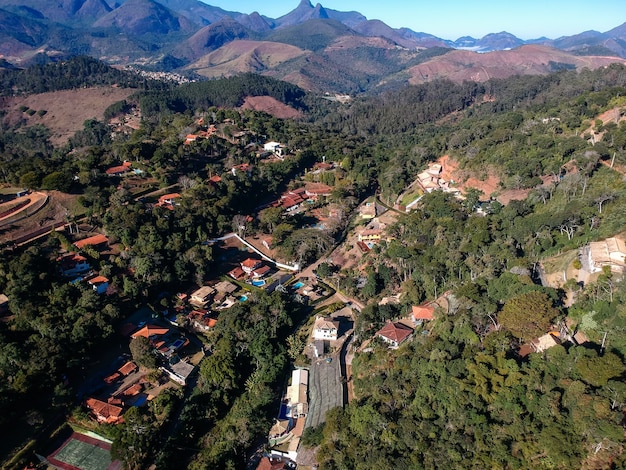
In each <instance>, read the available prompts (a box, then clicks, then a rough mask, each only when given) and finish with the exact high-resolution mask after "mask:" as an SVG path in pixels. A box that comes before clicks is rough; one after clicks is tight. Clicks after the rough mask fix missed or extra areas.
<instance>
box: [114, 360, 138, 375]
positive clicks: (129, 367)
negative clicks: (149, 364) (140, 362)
mask: <svg viewBox="0 0 626 470" xmlns="http://www.w3.org/2000/svg"><path fill="white" fill-rule="evenodd" d="M136 370H137V365H136V364H135V363H134V362H133V361H128V362H127V363H126V364H124V365H123V366H122V367H120V368H119V369H117V371H118V372H119V373H120V374H122V375H130V374H132V373H133V372H135V371H136Z"/></svg>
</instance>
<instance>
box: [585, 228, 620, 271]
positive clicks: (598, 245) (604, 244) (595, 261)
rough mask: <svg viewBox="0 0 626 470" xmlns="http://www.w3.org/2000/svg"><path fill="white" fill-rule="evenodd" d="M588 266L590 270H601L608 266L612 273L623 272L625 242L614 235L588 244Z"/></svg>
mask: <svg viewBox="0 0 626 470" xmlns="http://www.w3.org/2000/svg"><path fill="white" fill-rule="evenodd" d="M588 253H589V268H590V269H591V272H593V273H595V272H599V271H602V268H603V267H604V266H608V267H609V268H610V269H611V271H612V272H614V273H620V274H621V273H623V272H624V268H625V267H626V261H625V257H626V244H625V243H624V240H621V239H619V238H616V237H612V238H607V239H606V240H603V241H599V242H591V243H590V244H589V250H588Z"/></svg>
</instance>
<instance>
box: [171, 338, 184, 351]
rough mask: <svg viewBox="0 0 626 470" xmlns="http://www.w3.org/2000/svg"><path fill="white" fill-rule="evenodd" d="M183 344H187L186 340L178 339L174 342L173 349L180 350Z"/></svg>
mask: <svg viewBox="0 0 626 470" xmlns="http://www.w3.org/2000/svg"><path fill="white" fill-rule="evenodd" d="M183 344H185V340H184V339H177V340H176V341H174V342H173V343H172V347H173V348H174V349H178V348H180V347H181V346H182V345H183Z"/></svg>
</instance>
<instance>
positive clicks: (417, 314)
mask: <svg viewBox="0 0 626 470" xmlns="http://www.w3.org/2000/svg"><path fill="white" fill-rule="evenodd" d="M411 317H412V318H413V321H414V322H415V323H416V324H417V323H423V322H425V321H431V320H432V319H433V318H435V306H434V305H433V304H432V303H428V304H422V305H419V306H416V305H413V306H412V307H411Z"/></svg>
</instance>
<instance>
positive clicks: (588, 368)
mask: <svg viewBox="0 0 626 470" xmlns="http://www.w3.org/2000/svg"><path fill="white" fill-rule="evenodd" d="M576 370H577V371H578V373H579V374H580V376H581V377H582V379H583V380H584V381H585V382H587V383H588V384H590V385H593V386H594V387H602V386H604V385H606V383H607V382H608V381H609V379H612V378H613V377H619V376H620V375H622V373H623V372H624V370H626V367H625V366H624V364H623V362H622V360H621V359H620V358H619V356H617V355H616V354H613V353H611V352H609V353H606V354H604V355H603V356H592V357H583V358H580V359H579V360H578V361H576Z"/></svg>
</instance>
